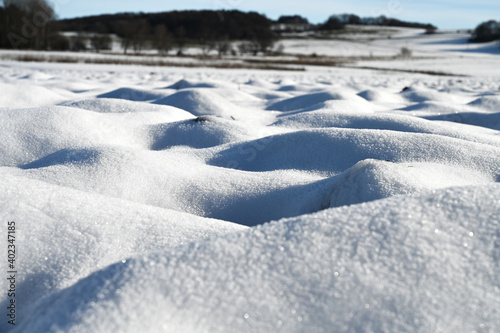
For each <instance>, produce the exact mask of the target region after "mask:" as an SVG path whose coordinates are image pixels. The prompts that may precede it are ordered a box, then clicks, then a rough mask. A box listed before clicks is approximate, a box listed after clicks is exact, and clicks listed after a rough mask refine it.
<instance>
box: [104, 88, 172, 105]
mask: <svg viewBox="0 0 500 333" xmlns="http://www.w3.org/2000/svg"><path fill="white" fill-rule="evenodd" d="M165 95H166V93H163V92H161V91H158V90H148V89H137V88H119V89H116V90H113V91H110V92H108V93H104V94H101V95H98V96H97V97H99V98H116V99H125V100H129V101H138V102H144V101H153V100H156V99H159V98H162V97H165Z"/></svg>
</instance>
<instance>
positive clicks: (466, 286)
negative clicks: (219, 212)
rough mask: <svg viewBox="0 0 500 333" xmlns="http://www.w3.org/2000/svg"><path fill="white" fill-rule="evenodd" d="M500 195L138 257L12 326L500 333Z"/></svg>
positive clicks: (418, 201)
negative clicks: (146, 315) (498, 331)
mask: <svg viewBox="0 0 500 333" xmlns="http://www.w3.org/2000/svg"><path fill="white" fill-rule="evenodd" d="M499 196H500V187H499V185H489V186H484V187H463V188H453V189H447V190H441V191H435V192H432V193H426V194H422V195H419V196H406V197H394V198H389V199H386V200H379V201H375V202H372V203H368V204H361V205H356V206H351V207H345V208H340V209H329V210H326V211H323V212H320V213H317V214H314V215H307V216H301V217H297V218H293V219H289V220H283V221H279V222H274V223H270V224H266V225H263V226H261V227H257V228H253V229H249V230H247V231H244V232H239V233H234V234H229V235H226V236H222V237H218V238H214V239H211V240H209V241H206V242H202V243H194V244H191V245H190V246H186V247H179V248H176V249H173V250H164V251H161V252H158V253H154V254H150V255H147V256H137V257H135V258H132V259H128V260H126V261H124V262H119V263H117V264H114V265H111V266H108V267H106V268H104V269H102V270H100V271H97V272H96V273H94V274H92V275H90V276H89V277H87V278H85V279H82V280H81V281H79V282H78V283H76V284H75V285H73V286H71V287H68V288H66V289H64V290H62V291H60V292H58V293H55V294H53V295H51V296H49V297H47V298H45V299H42V300H41V301H39V302H38V303H37V304H35V305H34V308H35V309H36V310H34V311H33V312H32V313H31V315H30V316H29V317H27V319H26V321H25V322H24V323H22V325H20V326H18V327H16V328H17V329H16V330H14V331H13V332H23V331H26V330H29V331H30V332H34V333H36V332H44V333H46V332H60V331H64V332H110V331H114V332H137V331H141V332H158V331H161V330H167V329H168V330H169V331H175V332H193V331H196V332H214V331H217V332H235V331H238V332H255V331H259V332H275V331H278V330H282V331H285V332H305V331H307V332H327V331H328V332H329V331H336V332H349V331H363V332H365V331H374V332H375V331H380V332H382V331H384V332H403V331H405V332H409V331H413V332H414V331H422V332H430V331H441V330H450V331H490V332H494V331H497V330H499V329H500V327H499V326H498V325H499V323H500V310H499V308H498V303H499V302H500V292H499V284H498V279H497V278H496V277H497V276H498V261H499V260H500V252H499V251H498V246H495V245H494V244H498V243H499V242H500V238H499V233H498V223H499V221H500V217H499V216H500V215H499V213H500V210H499V207H500V206H499V203H498V197H499ZM146 300H147V301H146ZM137 309H141V311H137ZM144 313H148V320H144V316H143V314H144ZM124 314H127V315H124Z"/></svg>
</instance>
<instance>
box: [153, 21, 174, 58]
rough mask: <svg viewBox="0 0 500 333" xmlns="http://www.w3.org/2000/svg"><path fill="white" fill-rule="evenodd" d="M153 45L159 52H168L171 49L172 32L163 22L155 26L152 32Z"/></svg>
mask: <svg viewBox="0 0 500 333" xmlns="http://www.w3.org/2000/svg"><path fill="white" fill-rule="evenodd" d="M153 42H154V47H155V48H156V49H157V50H158V53H160V54H168V51H170V50H171V49H172V46H173V39H172V34H171V33H170V32H169V31H168V29H167V27H166V26H165V24H159V25H157V26H156V27H155V32H154V41H153Z"/></svg>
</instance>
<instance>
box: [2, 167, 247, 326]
mask: <svg viewBox="0 0 500 333" xmlns="http://www.w3.org/2000/svg"><path fill="white" fill-rule="evenodd" d="M81 159H83V157H81ZM61 162H62V161H61ZM33 167H34V165H33ZM0 182H1V184H2V191H0V211H1V212H2V214H4V215H2V216H8V218H9V220H13V221H19V225H18V228H19V229H20V232H19V237H20V239H19V240H18V242H19V244H22V246H23V253H22V260H19V261H18V270H19V271H22V272H23V274H19V275H18V280H17V283H18V287H19V288H20V290H22V292H21V293H18V297H17V300H16V302H17V304H18V309H19V310H18V311H19V313H18V318H20V319H22V318H27V317H29V314H30V313H31V310H32V309H31V306H33V305H34V301H35V300H37V299H40V298H42V297H43V296H46V295H48V294H50V293H53V292H54V290H60V289H62V288H66V287H68V286H70V285H72V284H74V283H76V282H77V281H78V280H80V279H82V278H85V277H86V276H88V275H89V274H91V273H92V272H93V271H95V270H96V269H100V268H103V267H106V266H107V265H110V264H112V263H114V262H118V261H121V260H124V259H126V258H128V257H130V256H133V255H137V254H139V253H148V252H150V251H154V250H159V249H168V248H172V247H175V246H179V245H182V244H186V243H189V242H192V241H198V240H202V239H205V238H207V237H211V236H215V235H222V234H225V233H228V232H232V231H235V230H242V229H244V227H242V226H239V225H235V224H230V223H227V222H224V221H217V220H211V219H206V218H201V217H196V216H192V215H189V214H185V213H181V212H176V211H171V210H166V209H161V208H157V207H152V206H147V205H141V204H139V203H134V202H130V201H126V200H120V199H114V198H110V197H106V196H96V195H95V194H91V193H86V192H82V191H77V190H74V189H71V188H68V187H62V186H57V185H52V184H48V183H46V182H40V181H37V180H32V179H28V178H26V177H23V176H22V175H20V174H19V172H15V170H14V169H7V168H2V170H1V172H0ZM26 189H29V192H30V195H29V196H27V195H26ZM49 240H51V241H49ZM54 243H57V246H55V245H54ZM2 306H3V303H2ZM49 320H51V319H49ZM2 324H4V322H2ZM1 327H2V326H0V328H1ZM32 330H36V328H35V327H31V329H30V331H32ZM2 331H3V332H5V331H4V330H3V329H2Z"/></svg>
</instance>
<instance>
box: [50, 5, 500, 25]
mask: <svg viewBox="0 0 500 333" xmlns="http://www.w3.org/2000/svg"><path fill="white" fill-rule="evenodd" d="M51 1H52V3H53V4H54V6H55V8H56V12H57V13H58V15H59V17H60V18H71V17H78V16H86V15H97V14H104V13H117V12H129V11H130V12H139V11H142V12H161V11H169V10H184V9H213V10H216V9H238V10H242V11H257V12H259V13H263V14H265V15H267V16H268V17H269V18H272V19H277V18H278V17H279V16H280V15H293V14H299V15H302V16H304V17H307V18H308V19H309V21H311V22H313V23H318V22H324V21H325V20H326V19H327V17H328V16H329V15H331V14H341V13H354V14H356V15H359V16H361V17H364V16H379V15H386V16H389V17H396V18H399V19H403V20H407V21H416V22H422V23H427V22H429V23H433V24H435V25H437V26H438V27H439V28H442V29H459V28H460V29H463V28H474V27H476V26H477V24H479V23H481V22H483V21H486V20H489V19H496V20H500V1H498V0H493V1H490V0H477V1H462V0H454V1H451V0H434V1H431V0H423V1H422V0H420V1H419V0H371V1H368V0H354V1H332V0H305V1H304V0H175V1H173V0H167V1H160V0H139V1H137V0H134V1H132V0H107V1H102V0H84V1H82V0H51Z"/></svg>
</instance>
